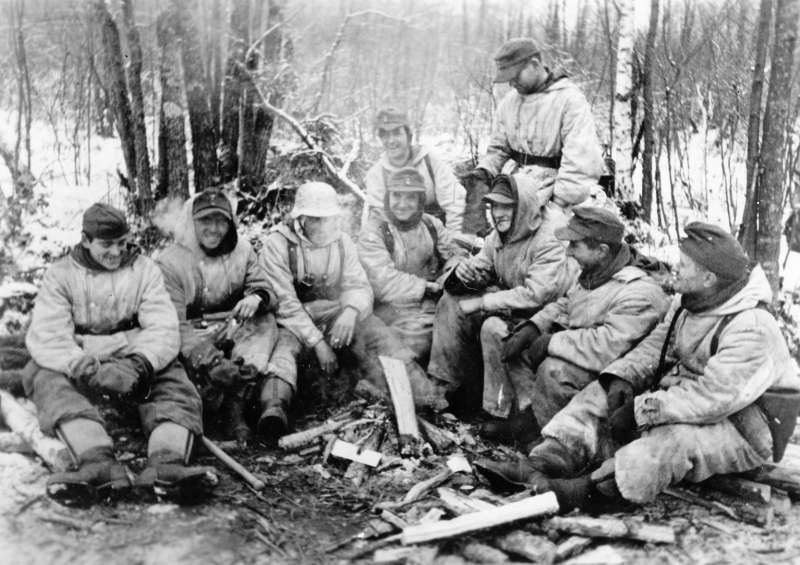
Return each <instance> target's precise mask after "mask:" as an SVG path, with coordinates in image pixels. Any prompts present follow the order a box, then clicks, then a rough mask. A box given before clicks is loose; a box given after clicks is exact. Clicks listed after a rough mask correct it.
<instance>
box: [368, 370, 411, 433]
mask: <svg viewBox="0 0 800 565" xmlns="http://www.w3.org/2000/svg"><path fill="white" fill-rule="evenodd" d="M378 359H379V360H380V362H381V365H383V374H384V376H385V377H386V384H387V385H389V394H391V396H392V405H393V406H394V415H395V418H396V419H397V432H398V433H399V434H400V436H401V437H402V436H410V437H413V438H415V439H420V434H419V426H418V425H417V412H416V409H415V408H414V394H413V393H412V392H411V383H410V382H409V380H408V373H407V372H406V364H405V363H403V362H402V361H401V360H400V359H395V358H394V357H387V356H386V355H379V356H378Z"/></svg>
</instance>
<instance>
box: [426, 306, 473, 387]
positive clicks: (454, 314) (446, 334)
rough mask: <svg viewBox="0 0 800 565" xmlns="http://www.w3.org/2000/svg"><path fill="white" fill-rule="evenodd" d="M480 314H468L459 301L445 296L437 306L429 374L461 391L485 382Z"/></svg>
mask: <svg viewBox="0 0 800 565" xmlns="http://www.w3.org/2000/svg"><path fill="white" fill-rule="evenodd" d="M482 322H483V316H482V314H481V313H480V312H475V313H473V314H465V313H464V311H463V310H462V309H461V307H460V306H459V301H458V299H457V298H456V297H454V296H452V295H451V294H449V293H445V294H444V295H443V296H442V298H441V300H439V303H438V304H437V306H436V315H435V318H434V322H433V339H432V342H431V359H430V363H429V364H428V373H430V374H431V375H433V376H434V377H436V378H437V379H440V380H443V381H446V382H448V383H451V384H452V385H454V386H456V387H458V386H461V385H464V384H467V383H470V384H472V385H473V386H474V384H475V383H476V381H480V379H481V376H482V375H481V370H482V368H483V362H482V359H481V348H480V327H481V324H482Z"/></svg>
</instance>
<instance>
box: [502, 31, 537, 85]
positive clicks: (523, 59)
mask: <svg viewBox="0 0 800 565" xmlns="http://www.w3.org/2000/svg"><path fill="white" fill-rule="evenodd" d="M540 53H541V49H540V48H539V46H538V45H537V44H536V42H535V41H534V40H533V39H530V38H527V37H515V38H514V39H509V40H508V41H506V42H505V43H503V45H502V46H501V47H500V49H498V50H497V53H496V54H495V56H494V63H495V65H497V73H496V74H495V76H494V82H508V81H510V80H511V79H513V78H514V77H516V76H517V74H518V73H519V71H520V69H522V67H523V66H525V64H526V63H527V62H528V61H530V60H531V58H533V57H536V56H538V55H539V54H540Z"/></svg>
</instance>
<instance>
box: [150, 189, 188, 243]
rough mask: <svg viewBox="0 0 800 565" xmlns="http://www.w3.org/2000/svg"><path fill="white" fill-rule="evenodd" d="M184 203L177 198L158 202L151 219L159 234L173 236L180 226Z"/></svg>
mask: <svg viewBox="0 0 800 565" xmlns="http://www.w3.org/2000/svg"><path fill="white" fill-rule="evenodd" d="M184 202H185V201H184V200H183V199H182V198H181V197H179V196H176V197H172V198H169V197H168V198H164V199H162V200H159V201H158V202H157V203H156V209H155V210H154V211H153V215H152V218H151V220H152V222H153V225H154V226H156V227H157V228H158V229H159V230H160V231H161V233H163V234H165V235H172V236H175V235H176V231H177V229H178V227H179V226H181V224H182V221H181V220H182V216H183V213H182V210H183V206H184Z"/></svg>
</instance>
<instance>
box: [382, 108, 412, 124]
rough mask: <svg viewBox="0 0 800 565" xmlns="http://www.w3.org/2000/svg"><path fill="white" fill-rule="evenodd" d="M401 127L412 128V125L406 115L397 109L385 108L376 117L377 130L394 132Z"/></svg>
mask: <svg viewBox="0 0 800 565" xmlns="http://www.w3.org/2000/svg"><path fill="white" fill-rule="evenodd" d="M399 127H407V128H410V127H411V123H410V122H409V121H408V116H407V115H406V113H405V112H402V111H400V110H398V109H397V108H393V107H387V108H383V109H381V110H380V111H379V112H378V115H377V116H375V129H377V130H382V129H385V130H392V129H397V128H399Z"/></svg>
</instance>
